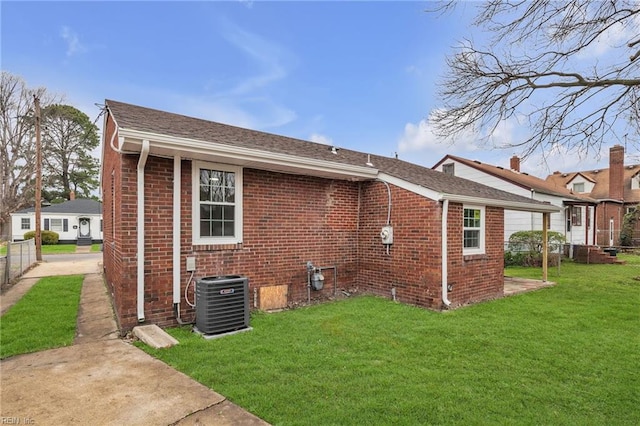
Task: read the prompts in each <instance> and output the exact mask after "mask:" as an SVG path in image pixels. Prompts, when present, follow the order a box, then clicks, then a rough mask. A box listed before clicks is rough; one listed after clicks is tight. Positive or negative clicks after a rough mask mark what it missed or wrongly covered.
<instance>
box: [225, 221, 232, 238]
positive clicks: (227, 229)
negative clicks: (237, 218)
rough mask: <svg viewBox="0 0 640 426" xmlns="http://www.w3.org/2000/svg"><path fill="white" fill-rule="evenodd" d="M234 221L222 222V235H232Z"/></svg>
mask: <svg viewBox="0 0 640 426" xmlns="http://www.w3.org/2000/svg"><path fill="white" fill-rule="evenodd" d="M234 228H235V226H234V223H233V222H224V236H225V237H233V236H234V233H235V232H234Z"/></svg>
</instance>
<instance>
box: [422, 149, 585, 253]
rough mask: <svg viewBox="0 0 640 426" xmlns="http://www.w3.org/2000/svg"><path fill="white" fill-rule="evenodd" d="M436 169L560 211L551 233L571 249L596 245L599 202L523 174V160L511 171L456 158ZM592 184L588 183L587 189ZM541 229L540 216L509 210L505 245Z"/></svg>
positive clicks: (514, 161) (447, 159)
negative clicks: (516, 234)
mask: <svg viewBox="0 0 640 426" xmlns="http://www.w3.org/2000/svg"><path fill="white" fill-rule="evenodd" d="M432 168H433V169H434V170H438V171H441V172H444V173H448V174H451V175H455V176H459V177H462V178H465V179H469V180H472V181H474V182H478V183H481V184H484V185H487V186H491V187H493V188H496V189H500V190H503V191H506V192H510V193H512V194H517V195H522V196H525V197H530V198H532V199H534V200H538V201H543V202H548V203H550V204H552V205H554V206H557V207H560V208H562V211H561V212H559V213H552V214H551V223H550V229H549V230H550V231H555V232H559V233H561V234H562V235H564V236H565V239H566V242H567V243H568V244H571V245H574V244H580V245H581V244H587V245H593V244H595V241H596V227H595V221H596V204H597V200H595V199H593V198H590V197H588V196H587V195H585V194H579V193H576V192H575V191H572V190H569V189H567V188H566V187H564V186H558V185H554V184H553V183H552V182H548V181H545V180H543V179H540V178H537V177H535V176H531V175H529V174H527V173H522V172H520V159H519V158H518V157H517V156H514V157H512V158H511V164H510V169H506V168H504V167H500V166H493V165H490V164H484V163H481V162H480V161H476V160H468V159H466V158H461V157H457V156H453V155H446V156H445V157H444V158H442V159H441V160H440V161H438V162H437V163H436V165H435V166H433V167H432ZM576 183H577V181H576ZM589 184H590V183H589V182H584V185H585V186H587V185H589ZM541 227H542V223H541V218H540V217H539V215H532V214H529V213H526V212H518V211H512V210H506V211H505V213H504V240H505V241H508V240H509V237H510V236H511V234H513V233H514V232H517V231H530V230H539V229H541Z"/></svg>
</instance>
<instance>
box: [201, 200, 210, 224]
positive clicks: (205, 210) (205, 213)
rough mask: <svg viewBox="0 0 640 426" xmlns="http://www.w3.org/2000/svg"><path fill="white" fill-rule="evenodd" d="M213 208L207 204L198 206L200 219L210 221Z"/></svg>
mask: <svg viewBox="0 0 640 426" xmlns="http://www.w3.org/2000/svg"><path fill="white" fill-rule="evenodd" d="M212 207H213V206H210V205H207V204H201V205H200V219H202V220H204V219H211V208H212Z"/></svg>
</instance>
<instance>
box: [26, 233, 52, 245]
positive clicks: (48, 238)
mask: <svg viewBox="0 0 640 426" xmlns="http://www.w3.org/2000/svg"><path fill="white" fill-rule="evenodd" d="M40 235H41V236H42V244H44V245H46V246H54V245H56V244H58V240H59V239H60V235H58V233H57V232H53V231H41V232H40ZM35 237H36V231H29V232H25V233H24V239H25V240H30V239H32V238H35Z"/></svg>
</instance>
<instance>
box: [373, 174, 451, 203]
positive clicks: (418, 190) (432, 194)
mask: <svg viewBox="0 0 640 426" xmlns="http://www.w3.org/2000/svg"><path fill="white" fill-rule="evenodd" d="M378 178H379V179H380V180H383V181H385V182H387V183H390V184H392V185H395V186H397V187H399V188H402V189H405V190H407V191H410V192H413V193H414V194H418V195H422V196H423V197H426V198H428V199H430V200H434V201H440V200H441V199H442V197H441V194H440V193H439V192H438V191H434V190H433V189H429V188H427V187H424V186H421V185H417V184H415V183H411V182H407V181H406V180H403V179H400V178H397V177H395V176H391V175H388V174H386V173H380V174H379V175H378Z"/></svg>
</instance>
